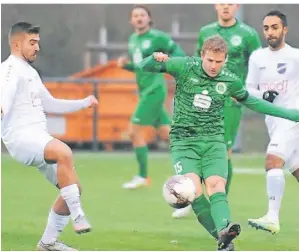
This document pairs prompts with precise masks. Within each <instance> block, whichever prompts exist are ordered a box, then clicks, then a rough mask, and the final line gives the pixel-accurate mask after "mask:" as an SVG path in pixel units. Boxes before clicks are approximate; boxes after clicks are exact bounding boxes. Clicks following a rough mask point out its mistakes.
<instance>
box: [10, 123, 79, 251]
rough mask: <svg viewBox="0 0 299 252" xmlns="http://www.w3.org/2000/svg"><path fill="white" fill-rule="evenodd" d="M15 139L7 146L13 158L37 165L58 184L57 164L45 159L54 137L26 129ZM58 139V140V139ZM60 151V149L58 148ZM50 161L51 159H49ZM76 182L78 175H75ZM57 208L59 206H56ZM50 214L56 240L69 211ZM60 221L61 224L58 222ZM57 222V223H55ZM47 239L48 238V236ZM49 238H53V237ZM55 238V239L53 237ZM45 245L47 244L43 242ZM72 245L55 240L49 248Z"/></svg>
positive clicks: (16, 135)
mask: <svg viewBox="0 0 299 252" xmlns="http://www.w3.org/2000/svg"><path fill="white" fill-rule="evenodd" d="M13 139H14V141H11V142H10V143H9V144H7V148H8V150H9V152H10V154H11V155H12V157H13V158H15V159H16V160H18V161H19V162H21V163H23V164H25V165H27V166H35V167H36V168H37V169H38V170H39V171H40V172H41V173H42V174H44V176H45V177H46V178H47V179H48V180H49V181H50V182H51V183H52V184H53V185H55V186H57V184H58V178H57V164H47V163H46V160H45V152H44V150H45V148H46V146H48V145H49V143H53V141H54V139H53V137H51V136H50V135H49V134H48V133H47V132H45V131H40V130H39V129H37V130H33V129H24V130H21V131H20V132H16V133H15V136H14V137H13ZM57 141H58V140H57ZM58 151H59V149H58ZM48 161H50V160H48ZM51 161H52V162H53V163H57V161H56V160H55V157H53V158H51ZM75 182H76V176H75ZM55 209H56V210H57V208H55ZM51 212H52V211H51ZM51 212H50V214H49V218H48V219H49V220H50V222H51V223H52V224H51V226H52V227H54V226H55V229H53V228H52V229H51V231H52V232H50V234H49V232H47V233H48V236H53V237H54V240H55V239H57V237H58V235H59V233H60V232H61V231H60V230H62V229H63V227H65V226H66V225H67V223H68V220H69V216H68V215H69V211H68V210H66V209H62V210H60V211H58V214H57V213H52V214H51ZM58 222H59V225H56V223H58ZM53 223H55V224H53ZM46 239H47V238H46ZM48 239H50V240H51V239H52V238H51V237H50V238H48ZM52 240H53V239H52ZM40 245H41V244H40V243H39V245H38V249H40V250H45V247H44V246H40ZM43 245H45V244H43ZM46 245H50V244H46ZM70 249H71V248H70V247H67V246H66V245H64V244H63V243H61V242H58V241H56V242H54V243H53V244H51V246H50V247H48V248H47V250H70Z"/></svg>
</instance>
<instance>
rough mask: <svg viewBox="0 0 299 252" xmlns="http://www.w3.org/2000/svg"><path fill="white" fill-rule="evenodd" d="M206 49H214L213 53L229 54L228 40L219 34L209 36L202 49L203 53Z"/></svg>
mask: <svg viewBox="0 0 299 252" xmlns="http://www.w3.org/2000/svg"><path fill="white" fill-rule="evenodd" d="M206 51H212V52H213V53H225V56H226V55H227V51H228V45H227V43H226V41H225V40H224V39H223V38H222V37H221V36H219V35H215V36H212V37H210V38H208V39H207V40H206V41H205V42H204V44H203V46H202V49H201V52H202V54H205V52H206Z"/></svg>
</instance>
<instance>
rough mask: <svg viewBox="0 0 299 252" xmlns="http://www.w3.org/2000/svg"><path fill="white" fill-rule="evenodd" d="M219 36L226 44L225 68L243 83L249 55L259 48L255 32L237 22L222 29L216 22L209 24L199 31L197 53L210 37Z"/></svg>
mask: <svg viewBox="0 0 299 252" xmlns="http://www.w3.org/2000/svg"><path fill="white" fill-rule="evenodd" d="M214 35H220V36H221V37H222V38H223V39H225V41H226V43H227V44H228V58H227V62H226V68H228V69H229V70H230V71H231V72H233V73H234V74H236V75H237V76H238V77H239V78H240V79H241V80H242V82H243V84H244V83H245V80H246V76H247V72H248V61H249V56H250V54H251V53H252V52H253V51H255V50H256V49H258V48H260V47H261V41H260V38H259V35H258V33H257V32H256V30H255V29H254V28H252V27H250V26H248V25H246V24H244V23H242V22H239V21H238V20H237V21H236V23H235V24H234V25H233V26H230V27H223V26H220V25H219V23H218V22H214V23H211V24H209V25H206V26H204V27H202V28H201V29H200V32H199V36H198V41H197V53H199V52H200V51H201V49H202V46H203V44H204V42H205V41H206V40H207V39H208V38H209V37H211V36H214Z"/></svg>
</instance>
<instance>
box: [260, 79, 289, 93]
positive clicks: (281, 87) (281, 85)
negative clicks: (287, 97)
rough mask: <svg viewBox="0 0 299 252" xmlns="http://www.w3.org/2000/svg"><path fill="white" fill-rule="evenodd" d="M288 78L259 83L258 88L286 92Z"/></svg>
mask: <svg viewBox="0 0 299 252" xmlns="http://www.w3.org/2000/svg"><path fill="white" fill-rule="evenodd" d="M288 86H289V85H288V80H282V81H279V82H273V83H261V84H260V88H261V90H267V91H268V90H275V91H277V92H278V93H280V94H282V93H286V92H287V91H288Z"/></svg>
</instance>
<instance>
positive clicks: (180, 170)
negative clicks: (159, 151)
mask: <svg viewBox="0 0 299 252" xmlns="http://www.w3.org/2000/svg"><path fill="white" fill-rule="evenodd" d="M170 156H171V162H172V165H173V167H174V169H175V172H176V174H179V175H182V174H186V173H196V174H197V175H198V176H199V177H201V178H202V179H204V180H205V179H207V178H208V177H210V176H220V177H222V178H225V179H227V173H228V163H227V158H228V157H227V150H226V146H225V144H224V143H222V142H216V141H212V142H208V141H202V140H187V141H180V142H176V143H172V144H171V146H170Z"/></svg>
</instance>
